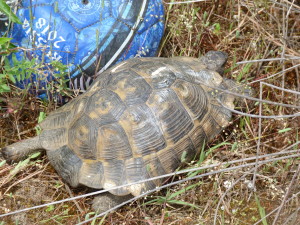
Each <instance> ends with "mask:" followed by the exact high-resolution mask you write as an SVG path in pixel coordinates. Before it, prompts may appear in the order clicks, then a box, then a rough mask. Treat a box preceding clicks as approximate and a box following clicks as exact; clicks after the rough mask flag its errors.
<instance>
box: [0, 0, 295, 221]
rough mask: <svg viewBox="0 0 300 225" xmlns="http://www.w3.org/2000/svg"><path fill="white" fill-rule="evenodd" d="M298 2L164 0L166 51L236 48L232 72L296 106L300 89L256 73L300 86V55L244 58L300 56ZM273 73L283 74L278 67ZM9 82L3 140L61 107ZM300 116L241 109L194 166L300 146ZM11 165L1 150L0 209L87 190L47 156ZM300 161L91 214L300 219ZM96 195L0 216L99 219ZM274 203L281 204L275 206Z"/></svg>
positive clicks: (29, 131) (26, 131)
mask: <svg viewBox="0 0 300 225" xmlns="http://www.w3.org/2000/svg"><path fill="white" fill-rule="evenodd" d="M166 2H176V1H171V0H168V1H166ZM292 2H293V1H286V0H277V1H265V0H252V1H233V0H227V1H224V0H218V1H207V2H197V3H192V4H176V5H167V4H165V8H166V19H167V20H166V24H167V26H166V33H165V36H164V40H163V41H162V46H161V48H160V51H159V56H162V57H172V56H192V57H198V56H200V55H202V54H204V53H205V52H207V51H209V50H222V51H225V52H227V53H228V55H229V60H228V64H227V70H226V73H225V77H227V78H231V79H235V80H237V81H239V82H241V83H248V84H250V85H251V87H252V88H253V89H254V90H255V92H256V96H258V98H259V95H260V91H261V96H262V98H263V99H265V100H270V101H274V102H281V103H285V104H292V105H297V106H299V95H298V96H297V95H296V94H294V93H290V92H286V91H282V90H280V89H278V88H274V87H272V86H269V85H262V88H260V84H259V82H258V80H259V79H265V80H264V81H265V82H267V83H268V84H272V85H276V86H277V87H281V88H284V89H287V90H293V91H299V90H300V75H299V67H295V68H292V67H293V66H296V65H298V64H299V63H300V60H299V59H294V60H269V61H258V62H246V63H242V64H237V62H241V61H251V60H257V59H267V58H269V59H270V58H283V57H287V58H289V57H299V56H300V37H299V34H300V27H299V24H300V21H299V18H300V17H299V14H300V6H299V4H298V5H292ZM295 3H296V1H295ZM0 44H1V43H0ZM291 68H292V69H291ZM275 74H278V75H276V76H272V75H275ZM8 79H9V78H8ZM5 84H7V85H8V86H9V88H10V91H9V92H6V93H4V92H3V93H2V94H1V95H0V100H1V103H0V104H1V105H0V107H1V111H0V116H1V120H0V147H3V146H5V145H7V144H9V143H13V142H16V141H18V140H20V139H25V138H28V137H31V136H35V135H36V132H37V131H36V130H35V126H36V124H37V122H38V119H42V117H43V113H48V112H50V111H53V110H55V109H56V108H57V107H58V106H57V103H56V102H49V103H45V102H42V101H40V100H38V99H36V98H35V97H33V96H30V95H29V94H27V92H26V91H22V90H18V89H17V88H15V87H14V86H13V85H11V83H10V82H5ZM0 85H1V82H0ZM259 108H260V104H259V103H258V102H257V103H256V102H251V101H247V102H246V103H243V104H242V106H240V107H239V110H240V111H242V112H245V113H251V114H256V115H258V114H259V112H260V111H259ZM298 111H299V109H296V108H287V107H281V106H276V105H270V104H265V103H263V104H262V105H261V113H262V115H266V116H271V115H288V114H293V113H296V112H298ZM40 112H42V114H41V113H40ZM299 125H300V118H299V116H298V117H291V118H285V119H257V118H250V117H245V116H240V115H236V114H235V115H234V117H233V119H232V122H231V124H230V125H229V126H228V127H227V128H225V129H224V132H222V133H221V134H220V135H219V136H218V137H217V138H216V139H215V140H214V141H213V142H211V143H208V144H207V145H206V146H205V148H204V149H205V151H202V154H200V156H199V158H197V159H195V160H194V161H195V162H194V164H191V165H189V166H191V167H193V166H195V165H198V163H199V164H200V165H201V166H202V165H209V164H211V163H223V162H225V163H226V162H229V161H231V160H236V159H247V158H248V157H253V156H260V155H266V154H272V153H277V152H281V151H283V150H285V149H286V148H288V147H289V146H292V145H293V144H295V145H294V146H292V148H291V149H292V150H297V149H299ZM297 143H298V144H297ZM208 149H210V150H208ZM251 162H255V160H252V161H251ZM245 163H247V162H245ZM239 164H240V165H243V164H244V163H243V162H241V163H239ZM228 166H229V165H228ZM14 168H15V166H11V165H7V164H4V163H3V161H1V158H0V214H1V213H5V212H8V211H13V210H17V209H20V208H24V207H30V206H34V205H39V204H43V203H48V202H53V201H56V200H60V199H65V198H68V197H71V196H77V195H80V194H83V193H86V191H87V190H86V189H76V190H74V189H71V190H70V189H69V188H67V186H65V185H64V183H63V182H62V180H61V178H60V177H59V176H58V175H57V174H56V173H55V171H54V170H53V169H52V167H51V166H50V165H49V163H48V161H47V159H46V157H42V158H39V160H38V161H35V162H34V163H30V164H26V167H24V168H21V169H20V170H19V171H18V172H17V173H16V174H14V176H13V177H12V176H11V173H12V172H11V171H14ZM298 168H299V157H298V158H292V159H283V160H278V161H276V162H272V163H267V164H265V165H262V166H257V167H249V168H242V169H237V170H233V171H225V172H220V173H217V174H214V175H208V176H205V177H202V178H200V179H197V180H192V181H186V182H184V183H181V184H178V185H175V186H172V187H169V188H167V189H163V190H162V191H160V192H158V193H153V194H152V196H148V197H147V198H146V199H144V198H143V199H140V200H138V201H136V202H134V203H132V204H129V205H127V206H125V207H122V208H121V209H119V210H118V211H116V212H114V213H111V214H109V215H107V216H106V217H105V218H104V219H103V221H100V220H101V219H98V220H95V221H94V222H93V223H94V224H99V223H101V224H255V223H257V222H258V221H259V220H261V222H258V224H284V223H285V222H286V224H298V223H300V218H299V207H300V205H299V200H300V199H299V191H300V190H299V189H300V188H299V185H298V184H299V179H300V178H299V173H297V171H298ZM216 169H217V170H218V169H221V168H216ZM212 170H213V169H212V168H210V169H206V170H201V171H196V172H193V173H189V174H187V175H182V174H181V175H178V176H176V177H174V178H172V179H171V180H173V181H178V180H182V179H184V178H186V177H189V176H195V175H198V174H201V173H204V172H210V171H212ZM253 179H255V184H254V185H253ZM7 190H8V191H7ZM90 200H91V198H85V199H78V200H74V201H70V202H67V203H62V204H58V205H55V206H53V207H52V206H51V207H49V208H42V209H39V210H32V211H29V212H27V213H26V214H25V213H21V214H18V215H15V216H10V217H5V218H0V224H1V221H4V222H5V223H4V224H15V221H17V220H19V221H23V222H24V223H26V224H76V223H78V222H79V221H84V220H85V219H88V218H92V216H93V213H92V211H91V208H90V204H89V202H90ZM276 208H278V209H279V211H275V212H274V213H273V214H271V215H268V214H269V213H270V212H272V211H273V210H274V209H276ZM278 212H279V214H278V215H277V213H278ZM265 216H266V217H265Z"/></svg>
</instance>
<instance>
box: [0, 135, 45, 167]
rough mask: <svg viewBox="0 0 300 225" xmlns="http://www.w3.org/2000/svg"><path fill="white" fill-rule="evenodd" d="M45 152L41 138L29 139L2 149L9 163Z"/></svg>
mask: <svg viewBox="0 0 300 225" xmlns="http://www.w3.org/2000/svg"><path fill="white" fill-rule="evenodd" d="M41 151H44V149H43V147H42V145H41V143H40V139H39V136H37V137H34V138H29V139H26V140H23V141H20V142H17V143H14V144H12V145H9V146H6V147H4V148H2V149H1V153H2V155H3V157H4V158H5V159H6V161H7V162H8V163H13V162H17V161H20V160H22V159H24V158H26V157H27V156H28V155H30V154H32V153H34V152H41Z"/></svg>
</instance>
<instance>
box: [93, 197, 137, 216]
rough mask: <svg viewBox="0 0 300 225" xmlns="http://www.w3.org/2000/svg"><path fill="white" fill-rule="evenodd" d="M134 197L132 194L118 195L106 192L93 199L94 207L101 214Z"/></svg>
mask: <svg viewBox="0 0 300 225" xmlns="http://www.w3.org/2000/svg"><path fill="white" fill-rule="evenodd" d="M132 198H133V196H132V195H125V196H116V195H113V194H111V193H109V192H106V193H103V194H100V195H97V196H96V197H95V198H94V199H93V203H92V208H93V209H94V210H95V211H96V213H98V214H100V213H103V212H106V211H107V210H109V209H111V208H113V207H115V206H117V205H119V204H121V203H123V202H125V201H128V200H129V199H132Z"/></svg>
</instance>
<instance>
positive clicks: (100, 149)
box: [4, 52, 234, 196]
mask: <svg viewBox="0 0 300 225" xmlns="http://www.w3.org/2000/svg"><path fill="white" fill-rule="evenodd" d="M226 59H227V56H226V54H224V53H222V52H209V53H207V54H206V55H205V56H204V57H202V58H200V59H196V58H189V57H175V58H169V59H167V58H134V59H130V60H127V61H124V62H122V63H120V64H118V65H116V66H114V67H112V68H111V69H109V70H107V71H105V72H104V73H102V74H101V75H100V76H98V78H97V79H96V80H95V82H94V83H93V85H92V86H91V87H90V88H89V89H88V91H87V92H86V93H84V94H83V95H81V96H79V97H77V98H76V99H74V100H72V101H71V102H69V103H68V104H66V105H64V106H63V107H61V108H59V109H58V110H56V111H55V112H53V113H51V114H50V115H49V116H48V117H47V118H46V119H45V120H44V121H43V122H42V123H41V127H42V129H43V131H42V133H41V135H40V136H39V137H38V141H39V143H40V146H42V148H43V149H46V151H47V155H48V157H49V160H50V162H51V164H52V165H53V167H54V168H55V169H56V171H57V172H58V173H59V174H60V175H61V177H62V178H63V179H64V180H65V181H66V182H68V183H69V184H70V185H71V186H73V187H76V186H78V185H85V186H88V187H91V188H96V189H102V188H104V189H108V188H111V187H115V186H119V185H124V184H128V183H132V182H136V181H141V180H143V179H147V178H151V177H155V176H158V175H163V174H166V173H170V172H173V171H174V170H176V169H177V168H178V167H179V166H180V164H181V163H182V162H189V161H191V160H192V159H193V158H194V157H195V156H196V155H197V153H199V151H200V149H201V148H202V146H203V145H204V144H205V143H207V142H208V141H209V140H211V139H212V138H213V137H215V135H217V134H218V133H219V132H220V131H221V130H222V129H223V127H225V126H226V125H227V124H228V122H229V120H230V118H231V112H230V111H229V110H228V109H225V108H224V107H222V106H221V104H220V103H219V101H221V102H222V104H224V105H226V106H227V107H229V108H233V100H234V99H233V97H232V96H230V95H228V94H225V93H216V91H214V90H213V89H212V88H211V87H217V88H222V89H228V88H229V85H228V84H227V82H226V80H224V79H223V78H222V77H221V76H220V74H219V73H218V72H221V71H222V69H223V65H224V64H225V62H226ZM217 71H218V72H217ZM218 100H219V101H218ZM32 148H34V147H32ZM12 152H13V151H12ZM9 154H11V155H13V153H9ZM4 155H6V156H7V158H9V157H10V156H8V153H7V150H4ZM162 182H163V180H153V181H148V182H144V183H142V184H136V185H131V186H127V187H123V188H118V189H115V190H112V191H110V192H111V193H112V194H114V195H119V196H122V195H127V194H130V193H131V194H133V195H135V196H136V195H138V194H140V193H142V192H145V191H147V190H150V189H152V188H154V187H156V186H159V185H161V183H162Z"/></svg>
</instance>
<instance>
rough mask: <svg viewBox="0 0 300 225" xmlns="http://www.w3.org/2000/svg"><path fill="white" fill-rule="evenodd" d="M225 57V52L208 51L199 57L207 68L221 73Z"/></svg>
mask: <svg viewBox="0 0 300 225" xmlns="http://www.w3.org/2000/svg"><path fill="white" fill-rule="evenodd" d="M227 59H228V55H227V53H225V52H221V51H209V52H207V53H206V54H205V55H204V56H202V57H201V58H200V61H201V62H202V63H203V64H204V65H206V67H207V69H209V70H212V71H216V72H218V73H219V74H221V75H222V74H223V73H224V66H225V64H226V62H227Z"/></svg>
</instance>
